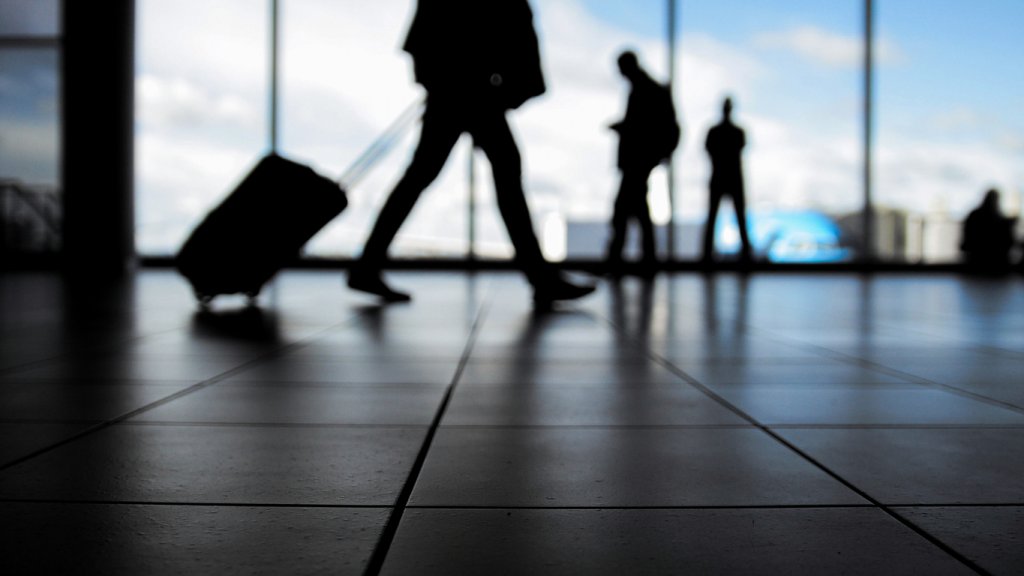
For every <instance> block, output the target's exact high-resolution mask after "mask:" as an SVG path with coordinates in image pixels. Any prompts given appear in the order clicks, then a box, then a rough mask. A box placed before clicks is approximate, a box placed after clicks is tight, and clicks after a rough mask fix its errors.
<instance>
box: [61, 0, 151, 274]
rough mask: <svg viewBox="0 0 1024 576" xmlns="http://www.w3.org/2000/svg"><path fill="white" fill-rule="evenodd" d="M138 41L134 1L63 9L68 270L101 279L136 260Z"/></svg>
mask: <svg viewBox="0 0 1024 576" xmlns="http://www.w3.org/2000/svg"><path fill="white" fill-rule="evenodd" d="M134 34H135V1H134V0H103V1H102V2H82V1H76V0H70V1H66V2H64V10H63V35H64V50H63V72H64V74H63V127H64V133H63V187H64V243H63V253H64V262H65V269H66V270H68V271H69V272H75V273H86V274H88V275H89V277H91V278H96V279H102V278H109V277H116V276H119V275H121V274H123V273H124V272H126V271H127V270H128V269H129V267H130V265H131V262H132V260H133V258H134V255H135V243H134V214H133V212H134V197H133V196H134V190H133V185H132V184H133V178H134V174H133V172H134V171H133V150H134V147H133V140H134V138H133V123H134V89H133V84H134V76H135V75H134V66H135V57H134V42H135V38H134Z"/></svg>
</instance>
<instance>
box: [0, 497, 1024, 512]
mask: <svg viewBox="0 0 1024 576" xmlns="http://www.w3.org/2000/svg"><path fill="white" fill-rule="evenodd" d="M0 504H60V505H103V506H184V507H224V508H328V509H354V510H392V509H394V506H391V505H387V504H317V503H282V502H170V501H167V502H165V501H151V500H85V499H74V500H60V499H56V498H0ZM886 506H888V507H890V508H1024V502H981V503H975V504H971V503H964V502H951V503H942V502H926V503H910V504H901V503H890V504H886ZM845 509H871V510H875V509H879V507H878V506H875V505H874V504H681V505H639V506H521V505H511V506H499V505H484V504H480V505H472V504H450V505H445V504H429V505H407V506H405V510H537V511H558V510H580V511H587V510H590V511H604V510H639V511H651V510H845Z"/></svg>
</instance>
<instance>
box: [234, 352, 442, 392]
mask: <svg viewBox="0 0 1024 576" xmlns="http://www.w3.org/2000/svg"><path fill="white" fill-rule="evenodd" d="M457 368H458V363H457V362H452V361H439V362H402V363H399V362H389V363H386V364H381V363H378V362H372V361H367V362H355V361H350V362H317V361H312V360H309V359H303V358H293V357H287V358H284V357H282V358H273V359H270V360H266V361H264V362H260V363H258V364H253V365H251V366H249V367H247V368H246V369H244V370H240V371H238V372H236V373H235V374H233V375H232V376H231V377H230V378H227V379H226V380H225V382H227V383H232V384H238V383H266V382H299V383H303V382H305V383H321V384H436V385H447V384H450V383H451V381H452V378H453V377H454V376H455V372H456V370H457Z"/></svg>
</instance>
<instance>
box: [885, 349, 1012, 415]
mask: <svg viewBox="0 0 1024 576" xmlns="http://www.w3.org/2000/svg"><path fill="white" fill-rule="evenodd" d="M882 365H884V366H888V367H891V368H893V369H895V370H899V371H900V372H904V373H906V374H909V375H911V376H913V377H917V378H923V379H925V380H928V381H931V382H937V383H939V384H945V385H948V386H952V387H954V388H957V389H960V390H965V391H967V392H973V393H976V394H981V395H984V396H988V397H990V398H994V399H997V400H1000V401H1003V402H1008V403H1011V404H1014V405H1016V406H1019V407H1021V408H1024V385H1021V382H1022V381H1024V358H1022V359H1016V358H1009V357H986V358H984V359H982V360H979V361H976V362H967V361H962V360H961V361H951V360H949V359H944V360H937V359H936V360H929V361H918V360H900V361H896V360H890V361H886V362H883V363H882Z"/></svg>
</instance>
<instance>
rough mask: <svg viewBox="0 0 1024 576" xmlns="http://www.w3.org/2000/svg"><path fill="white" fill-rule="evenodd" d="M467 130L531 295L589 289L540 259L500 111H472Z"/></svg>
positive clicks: (518, 162) (568, 294)
mask: <svg viewBox="0 0 1024 576" xmlns="http://www.w3.org/2000/svg"><path fill="white" fill-rule="evenodd" d="M469 131H470V133H471V134H472V135H473V139H474V142H475V144H476V145H477V146H479V147H480V149H481V150H483V151H484V154H486V155H487V159H488V161H489V162H490V163H491V172H492V174H493V176H494V188H495V192H496V194H497V200H498V210H499V211H500V212H501V217H502V220H504V222H505V228H506V229H507V230H508V235H509V238H510V239H511V241H512V246H513V247H514V248H515V251H516V259H517V261H518V262H519V265H520V267H521V268H522V270H523V273H524V274H525V275H526V277H527V279H528V280H529V282H530V283H531V284H532V285H533V287H534V299H535V300H536V301H537V302H538V303H545V302H546V303H550V302H551V301H553V300H567V299H572V298H579V297H580V296H584V295H586V294H589V293H590V292H592V291H593V288H592V287H583V286H576V285H574V284H571V283H569V282H566V281H565V280H563V279H561V278H560V277H559V275H558V273H557V271H556V270H555V269H554V267H552V266H551V265H550V264H549V263H548V262H547V260H545V259H544V254H543V253H542V252H541V249H540V242H538V241H537V235H536V233H535V232H534V230H533V221H532V219H531V218H530V209H529V206H528V205H527V204H526V196H525V194H524V192H523V182H522V159H521V157H520V155H519V148H518V146H516V141H515V138H514V137H513V136H512V131H511V130H510V129H509V126H508V121H507V120H506V119H505V113H504V111H503V110H491V111H484V112H483V113H480V114H477V115H475V116H474V118H473V120H472V121H471V123H470V128H469Z"/></svg>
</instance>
